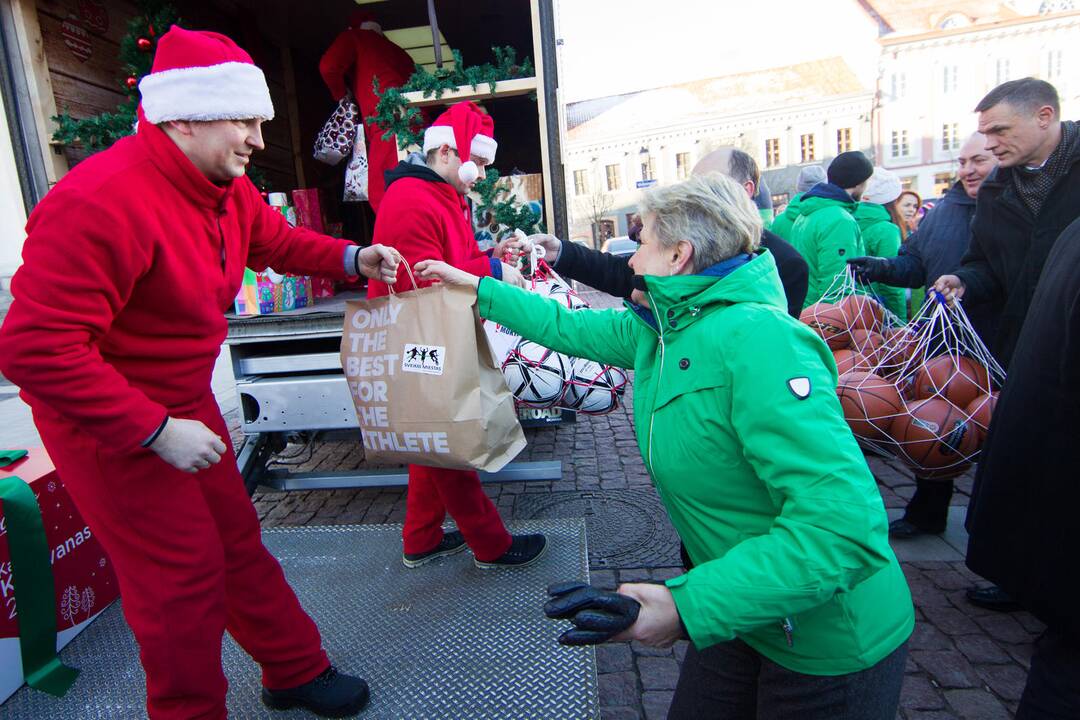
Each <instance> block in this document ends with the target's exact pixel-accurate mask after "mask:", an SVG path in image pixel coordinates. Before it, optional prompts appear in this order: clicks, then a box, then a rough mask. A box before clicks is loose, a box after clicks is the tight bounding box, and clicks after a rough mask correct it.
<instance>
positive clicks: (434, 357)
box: [401, 344, 446, 375]
mask: <svg viewBox="0 0 1080 720" xmlns="http://www.w3.org/2000/svg"><path fill="white" fill-rule="evenodd" d="M445 361H446V348H444V347H440V346H438V345H413V344H406V345H405V351H404V352H403V353H402V355H401V370H402V371H403V372H415V373H424V374H425V375H442V374H443V363H444V362H445Z"/></svg>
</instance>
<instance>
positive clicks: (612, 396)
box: [563, 359, 626, 415]
mask: <svg viewBox="0 0 1080 720" xmlns="http://www.w3.org/2000/svg"><path fill="white" fill-rule="evenodd" d="M625 385H626V375H624V374H623V372H622V371H621V370H619V369H618V368H613V367H609V366H607V365H601V364H600V363H597V362H594V361H592V360H581V359H578V360H576V362H575V363H574V374H573V376H572V377H571V378H570V379H569V380H568V381H567V383H566V393H565V394H564V395H563V406H564V407H567V408H570V409H572V410H577V411H578V412H581V413H585V414H587V415H602V414H604V413H609V412H611V411H612V410H614V409H615V408H617V407H619V393H621V392H622V389H623V386H625Z"/></svg>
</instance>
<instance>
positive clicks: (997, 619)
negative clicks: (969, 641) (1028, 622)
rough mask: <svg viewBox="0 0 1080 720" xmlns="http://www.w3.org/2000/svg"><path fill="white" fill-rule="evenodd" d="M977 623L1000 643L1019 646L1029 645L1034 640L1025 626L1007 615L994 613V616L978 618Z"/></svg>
mask: <svg viewBox="0 0 1080 720" xmlns="http://www.w3.org/2000/svg"><path fill="white" fill-rule="evenodd" d="M975 622H976V623H978V624H979V627H981V628H982V629H983V630H985V631H986V633H987V634H988V635H989V636H990V637H992V638H994V639H995V640H998V641H1000V642H1004V643H1011V644H1019V643H1029V642H1031V641H1032V639H1033V638H1032V635H1031V633H1029V632H1028V631H1027V630H1025V629H1024V626H1023V625H1021V624H1020V623H1019V622H1017V621H1016V618H1014V617H1012V616H1011V615H1009V614H1006V613H994V614H993V615H984V616H982V617H977V618H975Z"/></svg>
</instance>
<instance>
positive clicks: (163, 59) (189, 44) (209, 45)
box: [139, 25, 274, 124]
mask: <svg viewBox="0 0 1080 720" xmlns="http://www.w3.org/2000/svg"><path fill="white" fill-rule="evenodd" d="M139 93H140V94H141V95H142V110H143V115H144V116H145V117H146V119H147V120H148V121H149V122H151V123H154V124H157V123H162V122H166V121H167V120H249V119H251V118H262V119H263V120H270V119H272V118H273V117H274V103H273V102H272V101H271V100H270V89H269V88H268V87H267V86H266V77H265V76H264V75H263V72H262V70H260V69H259V68H257V67H255V63H254V62H253V61H252V60H251V56H250V55H248V54H247V53H246V52H244V51H243V50H242V49H241V48H240V46H239V45H237V44H236V43H234V42H233V41H232V40H231V39H229V38H228V37H226V36H224V35H222V34H221V33H216V32H209V31H206V30H184V29H183V28H181V27H179V26H177V25H173V26H172V27H171V28H170V29H169V31H168V32H167V33H165V34H164V35H162V36H161V40H159V41H158V45H157V52H156V53H155V55H154V66H153V68H151V70H150V74H149V75H146V76H145V77H144V78H143V79H142V80H141V81H140V82H139Z"/></svg>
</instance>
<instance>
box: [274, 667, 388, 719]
mask: <svg viewBox="0 0 1080 720" xmlns="http://www.w3.org/2000/svg"><path fill="white" fill-rule="evenodd" d="M262 701H263V705H266V707H268V708H271V709H273V710H288V709H289V708H295V707H299V708H304V709H305V710H310V711H311V712H313V713H315V714H316V715H318V716H319V717H328V718H344V717H352V716H353V715H356V714H357V713H358V712H360V711H361V710H363V709H364V706H365V705H367V702H368V685H367V683H366V682H364V681H363V680H362V679H360V678H358V677H353V676H352V675H346V674H344V673H339V672H338V671H337V670H336V669H335V668H334V666H333V665H331V666H330V667H328V668H326V670H324V671H323V672H322V673H321V674H320V675H319V676H318V677H316V678H315V679H314V680H312V681H310V682H306V683H304V684H303V685H300V686H298V687H294V688H288V689H285V690H271V689H269V688H263V691H262Z"/></svg>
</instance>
